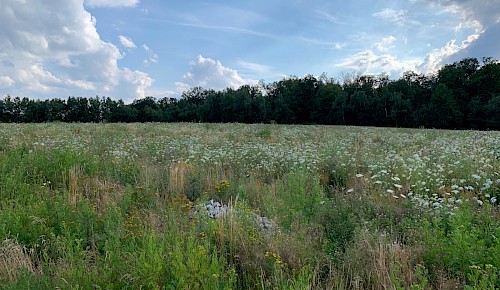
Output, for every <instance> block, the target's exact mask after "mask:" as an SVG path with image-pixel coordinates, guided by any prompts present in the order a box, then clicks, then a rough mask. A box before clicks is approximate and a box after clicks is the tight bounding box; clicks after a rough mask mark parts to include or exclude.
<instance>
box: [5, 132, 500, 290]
mask: <svg viewBox="0 0 500 290" xmlns="http://www.w3.org/2000/svg"><path fill="white" fill-rule="evenodd" d="M499 198H500V132H486V131H446V130H428V129H398V128H369V127H342V126H292V125H276V124H257V125H243V124H200V123H168V124H164V123H148V124H139V123H137V124H63V123H46V124H0V288H1V289H55V288H58V289H127V288H128V289H140V288H143V289H498V288H500V277H499V275H500V255H499V254H498V253H500V212H499V207H498V204H499V202H500V201H499V200H498V199H499Z"/></svg>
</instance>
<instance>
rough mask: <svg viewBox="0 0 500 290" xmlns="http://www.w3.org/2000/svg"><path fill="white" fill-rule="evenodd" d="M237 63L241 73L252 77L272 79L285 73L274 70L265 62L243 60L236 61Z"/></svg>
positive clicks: (283, 75)
mask: <svg viewBox="0 0 500 290" xmlns="http://www.w3.org/2000/svg"><path fill="white" fill-rule="evenodd" d="M237 64H238V66H239V67H240V68H241V71H242V73H244V75H246V76H249V77H250V78H252V79H259V80H260V79H274V78H282V77H285V76H286V75H285V74H283V73H280V72H278V71H276V70H275V69H274V68H273V67H272V66H269V65H265V64H260V63H255V62H249V61H243V60H240V61H238V62H237ZM252 82H255V81H252Z"/></svg>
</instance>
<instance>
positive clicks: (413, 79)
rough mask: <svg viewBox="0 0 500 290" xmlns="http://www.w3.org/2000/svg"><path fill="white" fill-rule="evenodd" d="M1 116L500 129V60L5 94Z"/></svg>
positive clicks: (20, 120) (48, 119)
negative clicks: (79, 92) (112, 90)
mask: <svg viewBox="0 0 500 290" xmlns="http://www.w3.org/2000/svg"><path fill="white" fill-rule="evenodd" d="M0 113H1V115H0V122H4V123H9V122H16V123H27V122H53V121H61V122H222V123H225V122H240V123H269V122H275V123H279V124H329V125H360V126H381V127H410V128H412V127H413V128H415V127H425V128H445V129H483V130H484V129H492V130H499V129H500V62H499V61H497V60H494V59H492V58H483V59H482V60H481V61H480V60H478V59H476V58H466V59H463V60H461V61H458V62H455V63H453V64H449V65H446V66H444V67H443V68H441V69H440V70H439V71H438V72H437V73H435V74H430V75H424V74H417V73H415V72H412V71H409V72H406V73H404V74H403V76H402V77H401V78H399V79H396V80H391V79H389V77H388V76H387V75H385V74H381V75H378V76H372V75H363V76H355V75H346V76H344V78H343V80H342V81H338V80H335V79H332V78H328V77H327V76H326V74H323V75H321V76H320V77H318V78H316V77H314V76H312V75H307V76H304V77H294V76H291V77H286V78H283V79H282V80H280V81H276V82H273V83H268V84H266V83H264V82H262V81H261V82H260V83H259V84H258V85H254V86H250V85H245V86H242V87H240V88H238V89H233V88H227V89H225V90H222V91H215V90H211V89H204V88H201V87H195V88H193V89H191V90H189V91H185V92H183V93H182V97H181V98H180V99H176V98H162V99H158V100H157V99H155V98H154V97H146V98H143V99H138V100H135V101H134V102H132V103H131V104H125V103H124V102H123V101H122V100H118V101H116V100H112V99H111V98H105V97H99V96H96V97H95V98H83V97H69V98H68V99H67V100H62V99H57V98H54V99H49V100H33V99H28V98H19V97H15V98H12V97H10V96H7V97H5V98H4V99H3V100H0Z"/></svg>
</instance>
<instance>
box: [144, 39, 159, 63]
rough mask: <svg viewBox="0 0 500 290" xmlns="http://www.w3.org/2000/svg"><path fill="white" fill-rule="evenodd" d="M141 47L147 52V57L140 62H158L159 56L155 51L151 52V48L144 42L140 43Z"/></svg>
mask: <svg viewBox="0 0 500 290" xmlns="http://www.w3.org/2000/svg"><path fill="white" fill-rule="evenodd" d="M142 48H143V49H144V50H145V51H146V53H147V54H148V56H147V58H145V59H144V60H143V61H142V63H144V64H145V65H148V64H149V63H158V61H159V57H158V55H157V54H156V53H154V52H153V50H152V49H151V48H150V47H149V46H147V45H146V44H143V45H142Z"/></svg>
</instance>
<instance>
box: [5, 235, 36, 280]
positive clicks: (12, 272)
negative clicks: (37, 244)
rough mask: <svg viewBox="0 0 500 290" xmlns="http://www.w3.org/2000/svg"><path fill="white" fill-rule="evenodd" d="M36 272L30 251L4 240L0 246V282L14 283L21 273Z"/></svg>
mask: <svg viewBox="0 0 500 290" xmlns="http://www.w3.org/2000/svg"><path fill="white" fill-rule="evenodd" d="M23 270H24V271H27V272H30V273H33V274H35V273H36V272H37V269H36V266H35V263H34V255H33V251H32V250H28V249H26V248H25V247H22V246H21V245H19V243H18V242H17V241H16V240H12V239H6V240H4V241H3V242H2V244H1V245H0V281H4V282H15V281H17V277H18V276H19V274H20V273H21V272H22V271H23Z"/></svg>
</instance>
